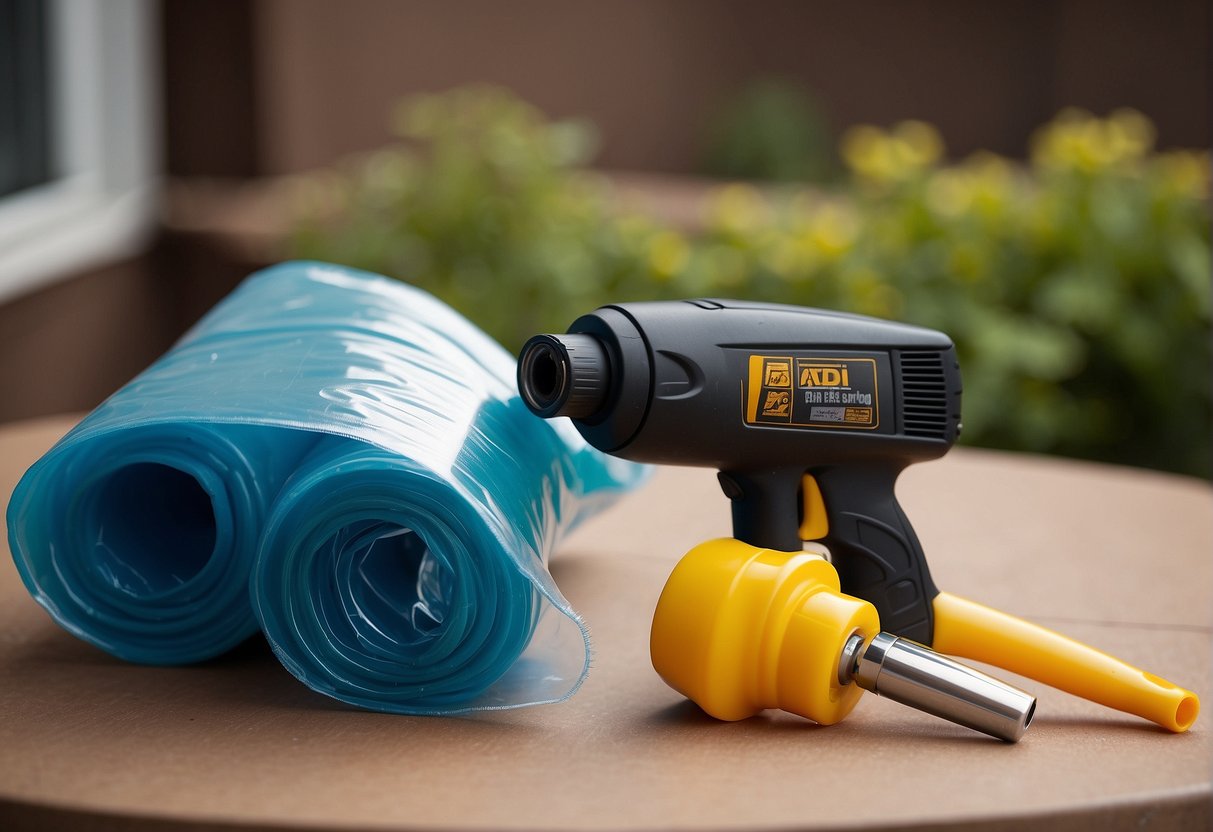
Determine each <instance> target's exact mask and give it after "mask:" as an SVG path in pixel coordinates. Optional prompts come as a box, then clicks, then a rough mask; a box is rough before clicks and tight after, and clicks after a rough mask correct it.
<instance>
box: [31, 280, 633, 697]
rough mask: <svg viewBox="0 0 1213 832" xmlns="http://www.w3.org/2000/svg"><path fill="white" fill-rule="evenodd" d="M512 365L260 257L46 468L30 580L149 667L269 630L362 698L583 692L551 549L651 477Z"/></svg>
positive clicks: (427, 324)
mask: <svg viewBox="0 0 1213 832" xmlns="http://www.w3.org/2000/svg"><path fill="white" fill-rule="evenodd" d="M514 366H515V365H514V360H513V357H512V356H510V355H509V354H508V353H507V352H506V351H505V350H503V349H502V348H501V347H500V346H499V345H498V344H497V343H496V342H494V341H493V340H492V339H490V338H489V337H488V336H487V335H485V334H484V333H483V332H481V331H480V330H479V329H477V328H476V327H475V326H474V325H472V324H471V323H470V322H468V321H467V320H466V319H464V318H463V317H461V316H460V315H459V314H458V313H456V312H455V311H454V310H452V309H450V308H449V307H447V306H445V305H444V304H442V303H441V302H439V301H438V300H436V299H435V298H433V297H431V296H429V295H427V294H426V293H424V292H421V291H419V290H417V289H413V288H410V287H408V286H404V285H402V284H399V283H396V282H393V281H389V280H386V279H384V278H380V277H377V276H374V275H369V274H365V273H361V272H355V271H352V270H348V269H343V268H339V267H335V266H328V265H323V264H316V263H288V264H283V265H281V266H277V267H274V268H272V269H268V270H266V271H263V272H260V273H259V274H257V275H254V276H253V277H251V278H249V279H248V280H247V281H245V283H244V284H243V285H241V286H240V288H238V289H237V290H236V291H235V292H234V293H233V294H232V295H231V296H229V297H228V298H227V299H226V300H224V301H223V302H222V303H220V304H219V305H218V306H217V307H216V308H215V309H214V310H212V311H211V312H210V313H209V314H208V315H207V316H206V317H205V318H204V319H203V320H202V321H200V322H199V323H198V325H197V326H195V327H194V328H193V329H192V330H191V331H190V332H189V333H187V334H186V336H185V337H184V338H182V340H181V341H180V342H179V343H178V344H177V345H176V346H175V347H174V348H173V349H172V350H171V351H170V352H169V353H167V354H166V355H165V356H163V357H162V358H161V359H160V360H159V361H157V362H156V363H155V364H153V365H152V366H151V367H150V368H148V369H147V370H146V371H144V373H142V374H141V375H140V376H139V377H138V378H136V379H135V380H134V381H132V382H131V383H130V384H128V385H127V386H126V387H124V388H123V389H122V390H120V391H119V392H117V393H116V394H114V395H113V396H112V397H111V398H110V399H109V400H107V401H106V402H105V403H104V404H102V405H101V406H100V407H99V408H98V409H97V410H96V411H94V412H93V413H92V414H90V415H89V416H88V417H87V418H86V419H85V420H84V421H83V422H81V423H80V425H78V426H77V427H76V428H75V429H74V430H73V431H72V432H71V433H69V434H68V435H67V436H66V437H64V438H63V439H62V440H61V441H60V442H59V443H58V444H57V445H56V446H55V447H54V448H52V449H51V450H50V451H49V452H48V453H47V454H46V455H45V456H44V457H43V458H42V459H41V460H39V461H38V462H37V463H36V464H35V465H34V466H33V467H32V468H30V470H29V471H28V472H27V473H26V475H25V476H24V477H23V478H22V480H21V482H20V483H19V484H18V486H17V489H16V491H15V492H14V494H13V499H12V502H11V503H10V505H9V509H8V527H9V540H10V544H11V548H12V551H13V556H14V559H15V561H16V563H17V567H18V570H19V571H20V573H21V577H22V579H23V580H24V582H25V584H26V586H27V587H28V588H29V590H30V592H31V593H32V594H33V596H34V597H35V598H36V599H37V600H38V602H39V603H40V604H42V605H43V606H44V607H45V608H46V609H47V610H48V611H49V612H50V613H51V615H52V616H54V618H55V619H56V620H57V621H59V623H60V624H62V625H63V626H64V627H65V628H67V629H68V630H70V631H71V632H72V633H74V634H76V635H77V636H79V637H80V638H83V639H85V640H86V641H89V642H91V643H93V644H95V645H97V646H98V647H101V648H102V649H104V650H107V651H108V652H110V653H112V654H114V655H116V656H119V657H121V658H124V659H127V660H131V661H137V662H144V663H152V664H179V663H188V662H194V661H199V660H202V659H206V658H210V657H213V656H216V655H219V654H221V653H223V652H225V651H226V650H228V649H229V648H231V647H233V646H234V645H235V644H237V643H239V642H240V641H242V640H243V639H245V638H247V637H248V636H249V635H251V634H252V633H254V632H256V630H257V628H258V626H260V628H261V629H262V630H263V631H264V632H265V635H266V636H267V638H268V639H269V641H270V643H271V645H272V646H273V648H274V651H275V653H276V655H277V656H278V657H279V658H280V659H281V660H282V662H283V664H285V665H286V667H287V668H288V669H289V670H290V671H291V672H292V673H294V674H295V675H296V676H298V677H299V678H300V679H301V680H302V681H304V682H305V683H306V684H308V685H309V686H310V687H312V688H313V689H314V690H317V691H320V692H321V693H324V694H327V695H329V696H332V697H334V698H336V699H339V700H341V701H344V702H348V703H351V704H354V705H358V706H361V707H366V708H373V709H376V710H384V711H392V712H398V713H455V712H460V711H467V710H477V709H485V708H505V707H516V706H521V705H527V704H537V703H541V702H553V701H559V700H561V699H564V698H566V697H568V696H569V695H571V694H572V693H573V692H574V691H575V690H576V689H577V687H578V685H579V684H580V682H581V680H582V679H583V678H584V676H585V673H586V670H587V668H588V658H589V640H588V634H587V631H586V628H585V626H584V624H583V623H582V622H581V620H580V618H579V617H578V616H577V615H576V613H575V612H574V611H573V610H572V608H571V607H570V606H569V604H568V602H567V601H566V600H565V598H564V597H563V595H561V593H560V590H559V589H558V588H557V587H556V585H555V584H554V582H553V581H552V578H551V576H550V574H549V573H548V571H547V567H546V559H547V556H548V554H549V553H550V552H551V550H552V549H553V547H554V546H555V545H556V542H557V540H558V539H559V537H560V536H561V535H562V534H563V533H564V532H566V531H568V530H569V529H570V528H572V527H573V526H574V525H576V523H577V522H578V521H579V520H581V519H582V518H584V517H585V516H587V515H588V514H590V513H593V512H594V511H596V510H598V509H599V508H601V507H603V506H605V505H606V504H608V503H609V502H610V501H611V500H613V499H614V498H615V497H616V496H618V494H620V493H621V492H622V491H624V490H626V489H628V488H630V487H631V486H633V485H635V484H637V483H638V482H639V481H640V479H641V478H642V477H643V469H642V468H640V467H639V466H635V465H633V464H631V463H626V462H623V461H620V460H616V459H613V458H611V457H608V456H605V455H603V454H600V453H599V452H598V451H596V450H594V449H593V448H590V447H589V446H588V445H586V444H585V442H584V441H583V440H582V439H581V438H580V436H578V435H577V433H576V431H575V430H573V428H572V426H571V425H570V424H568V423H567V421H566V420H555V421H545V420H542V419H539V418H537V417H535V416H533V415H532V414H530V413H529V412H528V411H527V409H526V407H525V406H524V405H523V403H522V402H521V400H520V399H519V398H518V396H517V393H516V391H515V382H514Z"/></svg>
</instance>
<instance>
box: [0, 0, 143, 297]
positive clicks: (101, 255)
mask: <svg viewBox="0 0 1213 832" xmlns="http://www.w3.org/2000/svg"><path fill="white" fill-rule="evenodd" d="M155 22H156V15H155V8H154V4H153V3H152V2H151V0H50V2H49V3H48V20H47V24H48V26H47V28H48V30H49V32H50V47H51V48H50V66H49V70H50V72H49V78H50V93H51V98H52V100H51V102H50V114H51V137H52V145H53V146H52V165H53V167H52V171H53V175H54V177H55V178H54V179H52V180H51V181H50V182H48V183H45V184H43V185H39V186H36V187H32V188H28V189H25V190H21V191H18V192H16V193H14V194H10V195H8V196H5V197H0V303H2V302H4V301H6V300H11V299H13V298H15V297H17V296H18V295H21V294H25V293H27V292H30V291H33V290H34V289H37V288H41V287H43V286H46V285H48V284H50V283H53V282H54V281H56V280H58V279H61V278H64V277H67V276H69V275H71V274H72V272H74V271H79V270H81V269H83V268H87V267H89V266H92V265H96V264H101V263H104V262H109V261H114V260H119V259H121V258H123V257H127V256H130V255H133V254H135V253H137V252H138V251H139V250H141V249H142V248H144V247H145V246H146V245H147V243H148V240H149V238H150V236H151V233H152V231H153V229H154V227H155V224H156V217H157V193H158V188H157V181H156V179H157V175H158V170H159V167H160V165H159V158H158V156H159V154H158V150H157V148H158V146H159V142H158V138H159V124H158V121H159V118H158V115H157V108H156V106H155V105H156V100H157V93H158V92H159V88H158V83H157V79H158V70H159V62H158V60H157V59H156V54H157V53H156V32H155V27H154V24H155Z"/></svg>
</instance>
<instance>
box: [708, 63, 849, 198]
mask: <svg viewBox="0 0 1213 832" xmlns="http://www.w3.org/2000/svg"><path fill="white" fill-rule="evenodd" d="M702 169H703V172H704V173H706V174H708V175H709V176H715V177H719V178H725V179H755V180H770V181H775V182H824V181H827V180H829V179H831V178H833V176H834V174H835V172H836V171H835V164H834V148H833V141H832V139H831V137H830V126H829V124H828V122H827V121H826V118H825V115H824V114H823V113H822V111H821V108H820V107H819V106H818V105H817V103H816V102H815V101H814V100H813V99H812V98H811V97H810V96H809V95H808V94H807V93H805V91H804V90H803V89H801V88H800V87H798V86H796V85H794V84H790V83H788V82H787V81H780V80H778V79H766V80H758V81H754V82H752V83H750V84H749V85H748V86H746V88H745V89H743V90H742V91H741V92H740V93H739V94H738V95H737V96H736V97H734V98H733V99H732V100H730V101H729V102H728V103H727V104H726V105H725V106H724V107H722V108H721V110H720V111H719V112H718V113H716V115H715V117H714V118H713V119H712V122H711V124H710V125H709V126H708V131H707V140H706V143H705V149H704V154H703V161H702Z"/></svg>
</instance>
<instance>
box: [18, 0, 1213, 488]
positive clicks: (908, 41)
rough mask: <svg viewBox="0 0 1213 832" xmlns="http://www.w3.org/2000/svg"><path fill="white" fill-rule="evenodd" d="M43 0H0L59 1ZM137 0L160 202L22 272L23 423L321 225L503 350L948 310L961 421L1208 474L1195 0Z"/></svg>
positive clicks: (971, 436) (983, 433)
mask: <svg viewBox="0 0 1213 832" xmlns="http://www.w3.org/2000/svg"><path fill="white" fill-rule="evenodd" d="M37 5H38V4H37V3H36V2H32V1H31V0H0V11H5V10H6V9H7V11H6V12H5V13H8V14H9V17H8V18H5V20H7V21H9V22H12V21H17V22H19V23H20V24H21V26H22V27H25V28H22V29H21V30H20V31H22V32H27V34H26V37H27V38H33V37H35V36H40V37H44V39H45V38H46V37H47V33H48V32H51V33H53V32H54V31H58V29H56V27H59V28H64V27H65V26H66V25H67V24H66V23H65V21H64V20H62V19H60V20H59V21H58V22H56V18H55V17H54V15H53V14H49V13H44V14H42V15H41V17H40V16H39V13H38V12H36V11H31V9H34V7H35V6H37ZM119 5H121V6H123V7H126V8H128V9H129V10H130V13H131V14H132V16H133V17H132V19H135V20H137V21H139V22H138V26H139V27H142V28H141V29H140V31H142V32H143V33H144V34H143V35H142V37H143V38H144V43H145V45H146V46H147V48H148V49H149V50H150V51H149V53H148V54H149V55H150V56H151V57H150V58H149V66H151V67H154V70H148V71H149V72H154V75H155V78H154V80H155V84H153V85H152V89H151V90H150V91H148V90H145V91H144V93H143V94H144V96H145V101H146V102H150V104H148V106H147V110H148V113H149V115H148V117H147V119H146V121H147V122H148V123H149V124H150V125H151V126H150V127H148V126H146V125H145V127H144V129H145V130H148V131H150V132H149V133H148V135H150V136H151V137H152V138H151V139H150V147H151V150H149V151H148V154H147V155H148V156H149V157H150V158H152V159H154V164H152V165H151V166H150V167H149V171H150V173H149V174H148V176H147V181H146V184H147V185H148V186H149V187H150V188H151V189H152V190H153V191H154V193H155V194H156V197H155V199H154V208H153V209H151V210H150V212H148V214H147V217H146V219H145V227H144V229H143V233H142V235H141V236H137V240H138V242H137V243H135V244H133V246H132V247H131V248H130V249H129V250H128V251H126V252H125V253H122V254H120V255H114V254H113V253H109V254H107V255H106V256H104V257H95V258H94V261H95V262H91V263H86V264H84V265H81V266H77V267H76V268H75V269H74V270H73V269H68V268H60V269H59V270H58V271H59V273H58V274H57V275H55V276H53V277H52V278H48V279H46V280H44V281H41V282H40V283H38V284H37V285H34V284H32V283H31V284H30V285H33V286H34V288H33V289H22V290H21V291H16V290H12V291H9V292H8V293H7V296H5V295H4V294H0V304H4V305H2V306H0V333H2V334H0V342H2V346H3V350H2V351H0V352H3V354H4V356H5V358H4V360H2V361H0V381H7V382H8V386H7V388H6V389H14V387H17V388H20V389H25V390H27V391H30V394H29V395H28V396H26V397H24V398H23V399H22V400H21V401H18V402H8V403H6V404H5V405H4V406H3V407H2V408H0V420H3V419H5V418H18V417H22V416H28V415H34V414H36V413H40V412H53V411H55V410H64V409H72V408H76V409H78V408H83V407H89V406H92V405H93V404H95V403H96V401H97V400H98V399H99V398H100V397H101V396H103V395H105V394H106V393H108V392H109V391H110V390H112V389H113V388H114V387H116V386H117V385H118V384H120V383H121V382H122V381H123V380H125V379H126V378H128V377H129V376H130V375H131V374H133V373H134V372H136V371H137V370H138V369H139V368H140V367H141V366H142V365H143V364H146V363H147V362H148V361H150V360H151V358H153V357H154V355H155V354H156V353H157V352H158V351H159V350H161V349H163V348H164V347H165V346H167V344H168V343H170V342H171V340H172V338H174V337H176V335H177V334H178V333H179V332H180V331H181V330H182V329H183V328H184V327H185V326H186V325H188V324H189V323H190V322H191V321H192V320H194V319H196V317H197V316H198V315H199V314H201V312H202V311H203V310H204V309H205V308H206V307H207V306H208V305H209V304H210V303H213V302H214V301H215V300H217V299H218V297H220V296H222V294H223V293H225V292H226V291H228V290H230V288H231V287H232V286H233V285H235V283H236V282H237V281H238V280H239V278H240V277H242V276H244V275H245V274H247V273H248V272H249V271H250V270H252V269H254V268H256V267H258V266H261V265H265V264H268V263H270V262H274V261H276V260H279V259H283V258H287V257H306V258H314V259H320V260H327V261H332V262H337V263H343V264H347V265H351V266H356V267H359V268H365V269H369V270H371V271H375V272H380V273H383V274H387V275H390V276H392V277H395V278H398V279H402V280H407V281H409V282H412V283H415V284H417V285H419V286H421V287H423V288H425V289H427V290H429V291H431V292H434V293H435V294H437V295H439V296H440V297H442V298H443V299H445V300H447V301H448V302H450V303H452V304H453V305H454V306H456V307H457V308H459V309H460V310H461V311H463V312H464V313H465V314H466V315H468V316H469V317H470V318H472V319H473V320H475V321H476V322H477V323H479V324H480V325H481V326H483V327H484V328H485V329H487V330H488V331H489V332H491V333H492V334H493V335H494V336H495V337H497V338H498V339H500V340H501V341H502V342H503V343H504V344H506V346H507V347H509V348H511V349H516V348H517V347H518V346H519V345H520V344H521V342H522V340H523V339H524V338H525V337H527V336H529V335H530V334H533V333H535V332H538V331H563V330H564V329H565V327H566V326H567V325H568V323H569V322H571V320H572V319H573V318H575V317H576V316H577V315H579V314H581V313H582V312H585V311H588V310H590V309H592V308H594V307H595V306H598V305H600V304H603V303H609V302H612V301H624V300H642V299H650V298H678V297H694V296H725V297H744V298H758V299H764V300H769V301H778V302H784V303H794V304H804V305H809V306H822V307H828V308H832V309H842V310H848V311H854V312H861V313H866V314H871V315H877V316H880V317H888V318H895V319H900V320H905V321H910V322H913V323H919V324H923V325H926V326H930V327H933V328H937V329H941V330H943V331H945V332H947V333H949V334H950V335H951V336H952V337H953V339H954V340H955V341H956V343H957V347H958V350H959V353H960V357H961V363H962V370H963V373H964V384H965V398H964V422H965V433H964V437H963V440H962V441H964V442H966V443H969V444H975V445H982V446H988V447H997V448H1006V449H1013V450H1019V451H1031V452H1044V453H1054V454H1062V455H1067V456H1073V457H1080V458H1087V459H1095V460H1104V461H1110V462H1117V463H1123V464H1132V465H1141V466H1146V467H1151V468H1158V469H1162V470H1168V471H1175V472H1180V473H1186V474H1192V475H1197V476H1203V477H1208V476H1209V475H1210V466H1211V455H1213V448H1211V446H1210V434H1211V427H1213V404H1211V387H1210V385H1211V373H1213V370H1211V365H1210V353H1211V344H1210V306H1211V302H1210V298H1211V294H1213V293H1211V281H1210V203H1209V197H1210V154H1209V148H1208V144H1209V133H1208V130H1209V122H1208V116H1209V97H1210V96H1209V85H1208V69H1209V65H1208V45H1209V44H1208V31H1209V10H1208V7H1207V5H1206V4H1203V3H1198V2H1186V1H1184V0H1170V1H1169V2H1162V3H1158V4H1149V5H1148V6H1147V5H1145V4H1136V3H1131V2H1127V0H1126V1H1125V2H1121V1H1120V0H1117V1H1116V2H1111V3H1107V4H1101V3H1093V2H1079V0H1063V2H1058V3H1055V4H1047V5H1043V6H1041V7H1039V8H1038V7H1031V8H1022V7H1021V6H1020V5H1019V4H1012V3H1002V2H996V3H991V4H981V5H980V6H975V5H973V4H965V3H959V2H935V3H927V2H919V3H892V2H880V3H874V4H865V7H864V8H863V9H852V10H848V11H842V10H840V9H839V8H837V7H833V6H825V5H824V4H815V3H791V2H757V3H741V2H726V1H725V0H713V2H705V3H702V4H679V3H676V2H651V3H642V4H624V5H623V6H619V7H611V8H605V7H600V6H596V5H593V6H592V5H588V4H587V5H581V4H564V3H555V2H528V3H521V4H516V5H513V6H511V8H510V10H508V11H506V10H503V9H501V8H498V7H497V6H496V5H495V4H491V3H487V2H472V1H471V0H458V2H453V3H449V4H444V6H443V7H442V8H441V9H437V8H435V7H433V6H430V5H428V4H414V3H385V2H371V0H364V2H358V3H354V4H350V5H349V6H348V7H347V6H341V7H340V8H337V7H335V6H334V5H331V4H325V3H321V2H314V0H299V2H294V3H283V2H274V1H273V0H248V2H233V3H225V4H218V5H216V4H208V3H201V2H191V0H178V2H171V3H166V4H164V5H160V4H156V3H151V2H140V0H122V2H121V3H120V4H119ZM14 10H16V11H14ZM22 15H23V16H22ZM31 20H32V21H33V23H30V22H29V21H31ZM21 21H24V22H21ZM93 25H94V26H101V27H102V28H104V27H105V26H107V25H113V24H109V23H102V22H101V21H100V18H96V19H94V20H93ZM13 27H14V28H11V29H10V32H12V33H16V32H17V31H18V30H17V28H16V24H13ZM68 28H70V27H68ZM30 32H32V33H33V34H28V33H30ZM39 33H41V35H39ZM50 40H51V41H53V38H51V39H50ZM48 49H49V52H50V53H53V51H54V46H53V42H52V45H51V47H48ZM52 57H53V56H52ZM46 60H47V61H50V65H54V63H53V61H52V60H51V59H50V58H47V59H46ZM0 63H3V62H2V61H0ZM35 63H36V62H35ZM23 66H24V65H23ZM14 72H15V73H16V74H15V75H14V77H18V76H20V77H26V76H28V75H29V70H28V67H27V68H26V69H24V70H21V72H24V76H22V75H21V72H16V70H14ZM50 88H51V89H53V88H54V85H53V84H51V85H50ZM10 98H11V99H12V101H16V102H17V103H18V104H19V103H20V96H10ZM5 100H7V99H5V98H4V97H3V96H0V103H3V102H4V101H5ZM46 121H47V123H48V124H49V125H51V126H50V127H47V128H46V130H47V131H49V132H48V133H47V135H50V134H53V129H52V128H53V122H54V117H53V115H52V116H49V117H47V119H46ZM16 133H21V131H16ZM22 135H23V134H22ZM14 146H16V145H14ZM34 155H35V156H36V154H34ZM31 158H32V157H31ZM44 164H46V163H45V162H44ZM49 167H50V168H53V164H50V165H49ZM0 173H3V171H2V170H0ZM2 184H3V180H0V185H2ZM0 194H2V191H0ZM3 208H4V206H3V202H2V201H0V240H3V233H4V226H3V218H4V214H3ZM4 265H5V261H4V260H3V256H2V254H0V293H2V292H3V291H4V273H3V271H2V269H3V267H4ZM65 309H70V310H72V312H71V314H65V312H64V310H65ZM86 338H87V339H89V340H88V341H86V340H85V339H86ZM87 343H92V344H93V345H94V346H92V347H88V346H86V344H87ZM97 343H107V344H110V345H111V346H110V348H109V350H108V355H106V356H104V358H105V359H106V360H104V361H101V359H100V358H98V357H97V356H96V353H97V350H96V347H95V345H96V344H97ZM35 365H37V366H38V367H39V370H38V372H36V373H32V372H31V367H33V366H35Z"/></svg>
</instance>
